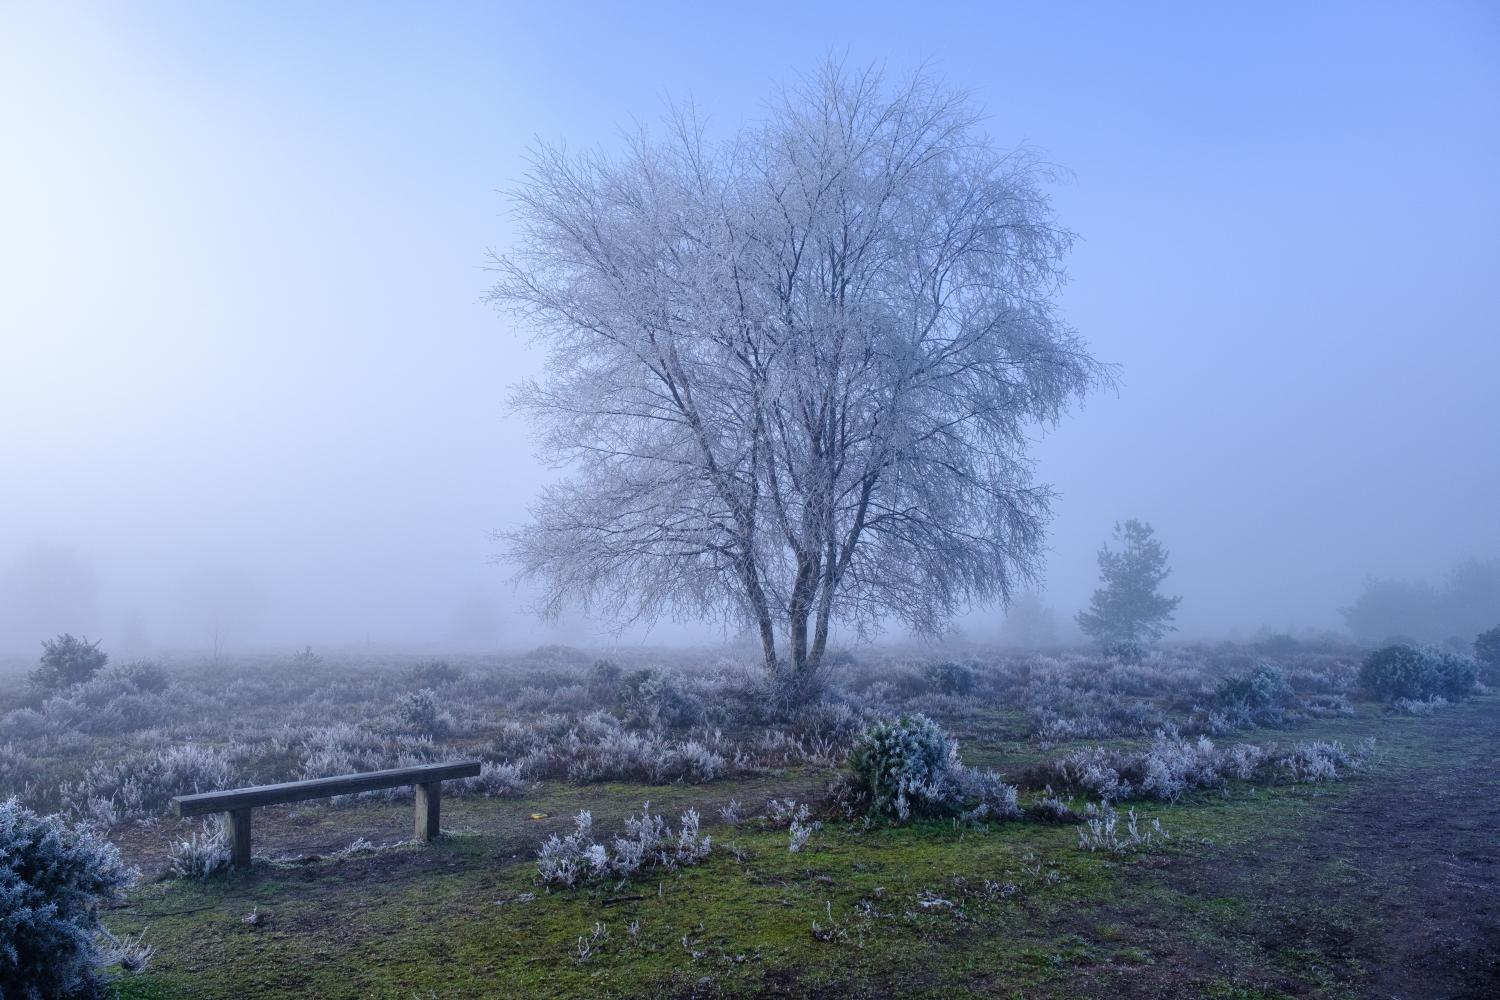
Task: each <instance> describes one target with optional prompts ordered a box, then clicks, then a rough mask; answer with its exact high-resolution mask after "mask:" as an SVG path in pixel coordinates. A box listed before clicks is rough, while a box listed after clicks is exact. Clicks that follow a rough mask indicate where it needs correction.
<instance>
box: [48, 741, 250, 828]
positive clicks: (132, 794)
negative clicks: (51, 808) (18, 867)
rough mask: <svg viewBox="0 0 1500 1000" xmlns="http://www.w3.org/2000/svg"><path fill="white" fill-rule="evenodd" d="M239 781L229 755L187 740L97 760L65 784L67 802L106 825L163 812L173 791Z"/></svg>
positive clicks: (185, 792)
mask: <svg viewBox="0 0 1500 1000" xmlns="http://www.w3.org/2000/svg"><path fill="white" fill-rule="evenodd" d="M234 785H235V771H234V768H233V767H232V766H231V765H230V763H229V758H228V756H227V755H226V754H225V753H224V751H222V750H220V749H219V748H217V747H212V746H204V745H201V744H195V743H188V744H184V745H181V746H167V747H158V748H155V749H149V750H138V751H136V752H134V753H131V754H128V755H127V756H125V757H124V758H122V759H121V760H118V761H115V762H113V763H108V762H103V761H101V762H99V763H98V764H95V765H94V766H93V767H90V768H89V769H88V770H87V771H86V772H85V773H84V776H83V779H82V780H81V781H80V782H78V783H77V784H75V785H69V786H66V787H64V788H63V790H62V798H63V803H64V805H65V806H66V807H67V808H68V809H69V810H70V811H71V812H72V813H73V814H74V815H77V816H80V817H82V818H85V819H88V820H90V821H91V822H95V823H99V824H101V825H104V826H113V825H115V824H116V823H120V822H124V821H126V820H147V819H155V818H157V817H159V816H161V815H162V814H163V813H165V812H166V810H167V805H168V803H170V801H171V800H172V797H173V796H175V795H190V794H194V793H197V792H211V791H215V790H217V789H221V788H232V787H234Z"/></svg>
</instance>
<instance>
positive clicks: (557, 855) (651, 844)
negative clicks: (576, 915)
mask: <svg viewBox="0 0 1500 1000" xmlns="http://www.w3.org/2000/svg"><path fill="white" fill-rule="evenodd" d="M698 825H699V819H698V812H697V810H695V809H689V810H688V811H687V812H685V813H683V814H682V817H681V819H680V820H679V824H678V828H677V829H676V830H675V831H674V830H673V829H672V828H671V827H670V826H668V825H667V820H666V817H664V816H660V815H657V814H654V813H652V812H651V803H649V802H647V803H646V804H645V805H644V806H642V807H641V814H640V815H639V816H630V817H627V818H626V820H625V833H624V835H623V836H617V837H615V838H614V839H613V840H612V841H611V842H610V843H608V844H604V843H600V842H599V841H596V840H595V839H594V833H593V828H594V821H593V816H592V814H590V813H589V811H588V810H587V809H585V810H582V811H580V812H579V813H578V815H576V816H574V817H573V831H572V832H571V833H569V834H566V835H559V834H555V833H554V834H553V835H552V836H550V837H548V838H547V840H546V842H545V843H543V844H542V846H541V848H540V849H539V850H538V851H537V874H538V875H539V876H540V878H541V880H542V884H544V885H549V886H560V887H562V888H568V889H571V888H573V887H575V886H577V885H579V884H581V883H584V882H589V881H597V880H601V879H604V878H617V879H619V880H621V881H624V880H625V879H628V878H629V877H630V876H631V875H633V874H635V873H636V872H637V871H640V870H641V869H643V868H661V869H664V870H667V871H672V870H675V869H677V868H680V867H683V866H686V865H695V864H697V863H698V862H700V861H702V860H703V859H704V858H706V857H707V856H708V854H709V851H710V850H711V848H712V846H713V838H711V837H708V836H703V835H700V834H699V832H698Z"/></svg>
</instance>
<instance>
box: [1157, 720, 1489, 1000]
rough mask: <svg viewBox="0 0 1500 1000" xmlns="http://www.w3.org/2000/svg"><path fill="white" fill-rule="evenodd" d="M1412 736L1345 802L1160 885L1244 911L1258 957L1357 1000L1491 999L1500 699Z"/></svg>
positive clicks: (1184, 867) (1176, 871) (1173, 870)
mask: <svg viewBox="0 0 1500 1000" xmlns="http://www.w3.org/2000/svg"><path fill="white" fill-rule="evenodd" d="M1402 722H1407V720H1402ZM1409 724H1410V725H1413V726H1420V734H1419V735H1417V734H1414V736H1413V739H1412V742H1411V744H1410V745H1411V747H1412V748H1413V750H1412V752H1411V753H1409V754H1404V755H1403V756H1402V758H1401V759H1397V760H1394V761H1390V762H1387V763H1386V764H1384V765H1382V766H1381V767H1380V768H1379V769H1378V770H1377V771H1376V773H1374V774H1372V775H1370V776H1368V777H1367V778H1365V779H1364V780H1362V781H1361V782H1360V783H1359V786H1358V787H1357V788H1356V789H1354V791H1353V794H1351V795H1348V796H1340V797H1337V798H1333V799H1330V800H1329V801H1328V803H1327V804H1326V805H1324V806H1322V807H1319V808H1315V809H1309V810H1307V811H1306V812H1305V813H1304V814H1303V816H1302V817H1301V819H1300V821H1299V822H1297V823H1296V824H1295V825H1294V826H1291V827H1289V828H1288V829H1286V830H1285V831H1283V832H1280V833H1278V834H1277V835H1275V836H1273V837H1272V838H1270V839H1269V841H1268V842H1265V843H1262V844H1259V845H1257V847H1256V848H1255V849H1253V850H1248V851H1244V852H1241V853H1240V854H1239V855H1238V856H1232V857H1224V856H1214V855H1209V856H1206V857H1203V858H1201V859H1199V860H1198V861H1196V862H1194V863H1190V864H1180V863H1179V864H1174V865H1172V866H1171V867H1170V868H1169V869H1167V870H1166V871H1164V873H1163V876H1164V877H1165V878H1166V879H1167V880H1168V881H1169V882H1171V883H1172V884H1174V885H1175V886H1176V887H1177V888H1179V889H1181V890H1183V891H1186V892H1191V893H1193V894H1195V895H1200V896H1204V897H1230V898H1235V899H1241V900H1244V901H1245V902H1246V903H1247V904H1249V905H1250V906H1251V907H1253V913H1254V917H1255V937H1256V939H1257V943H1258V944H1259V946H1260V947H1261V948H1262V949H1264V952H1265V954H1266V955H1267V956H1282V957H1284V956H1297V957H1299V958H1300V959H1301V961H1303V962H1305V963H1310V964H1320V965H1321V967H1322V968H1323V969H1324V970H1326V972H1327V974H1328V975H1329V976H1330V978H1331V980H1332V981H1333V982H1336V983H1339V984H1347V985H1349V986H1350V987H1352V988H1353V990H1354V993H1355V995H1357V996H1361V997H1371V998H1401V1000H1458V998H1476V1000H1477V998H1481V997H1483V998H1494V997H1500V763H1497V761H1496V756H1495V755H1496V751H1497V749H1500V699H1494V698H1490V699H1487V700H1486V701H1484V702H1481V703H1478V704H1473V705H1468V706H1463V707H1459V708H1454V709H1450V710H1447V711H1445V712H1443V713H1439V714H1438V715H1436V716H1434V717H1432V718H1429V719H1424V720H1411V721H1410V722H1409ZM1294 982H1295V980H1294ZM1276 985H1277V986H1278V987H1280V988H1281V989H1285V990H1287V991H1288V992H1292V993H1294V994H1295V993H1297V992H1298V990H1296V989H1293V988H1289V986H1290V984H1289V983H1278V984H1276Z"/></svg>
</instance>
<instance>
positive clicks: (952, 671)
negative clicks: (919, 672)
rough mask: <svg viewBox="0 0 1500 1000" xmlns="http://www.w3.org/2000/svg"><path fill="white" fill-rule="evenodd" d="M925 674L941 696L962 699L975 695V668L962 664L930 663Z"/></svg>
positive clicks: (928, 681)
mask: <svg viewBox="0 0 1500 1000" xmlns="http://www.w3.org/2000/svg"><path fill="white" fill-rule="evenodd" d="M923 674H924V675H925V676H926V678H927V683H928V684H930V685H931V686H932V688H933V690H935V691H937V692H938V693H939V694H948V695H958V696H960V697H962V696H966V695H970V694H973V693H974V668H973V667H970V666H966V665H965V664H962V663H951V662H946V661H944V662H940V663H929V664H928V665H927V668H926V670H924V671H923Z"/></svg>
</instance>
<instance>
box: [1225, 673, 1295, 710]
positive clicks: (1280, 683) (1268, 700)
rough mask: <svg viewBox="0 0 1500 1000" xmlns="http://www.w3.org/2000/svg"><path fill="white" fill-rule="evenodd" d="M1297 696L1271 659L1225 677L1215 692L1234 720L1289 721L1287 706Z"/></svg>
mask: <svg viewBox="0 0 1500 1000" xmlns="http://www.w3.org/2000/svg"><path fill="white" fill-rule="evenodd" d="M1295 700H1296V695H1295V694H1294V693H1293V692H1292V686H1291V684H1289V683H1288V682H1287V678H1286V675H1285V674H1284V673H1282V672H1281V671H1280V670H1279V669H1277V668H1276V667H1273V666H1271V665H1270V664H1269V663H1262V664H1260V665H1258V666H1257V667H1256V668H1255V669H1254V670H1252V671H1250V672H1249V673H1244V674H1234V675H1231V676H1229V677H1226V678H1224V679H1223V680H1222V681H1220V682H1219V686H1218V688H1217V689H1216V690H1215V692H1214V701H1215V702H1217V703H1218V705H1219V707H1221V708H1223V709H1225V710H1226V711H1227V712H1229V714H1230V715H1231V717H1232V718H1233V719H1234V720H1235V721H1239V722H1248V723H1254V724H1257V725H1279V724H1281V723H1282V722H1284V721H1286V711H1285V708H1286V706H1287V705H1289V704H1291V703H1292V702H1294V701H1295Z"/></svg>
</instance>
